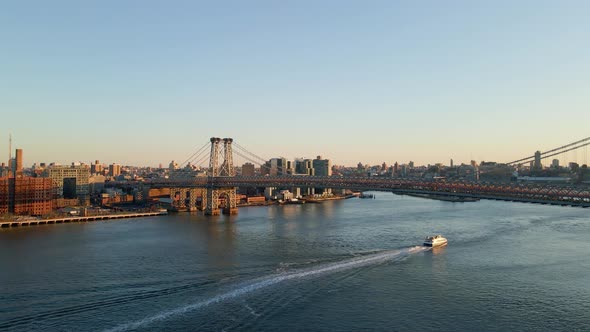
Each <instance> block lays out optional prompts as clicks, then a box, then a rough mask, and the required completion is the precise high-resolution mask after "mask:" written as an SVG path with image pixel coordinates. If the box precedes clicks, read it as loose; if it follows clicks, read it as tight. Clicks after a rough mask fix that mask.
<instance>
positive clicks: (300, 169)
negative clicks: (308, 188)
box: [295, 158, 315, 175]
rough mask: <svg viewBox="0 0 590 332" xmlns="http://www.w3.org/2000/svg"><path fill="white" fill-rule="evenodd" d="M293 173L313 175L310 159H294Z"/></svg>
mask: <svg viewBox="0 0 590 332" xmlns="http://www.w3.org/2000/svg"><path fill="white" fill-rule="evenodd" d="M295 174H305V175H315V172H314V169H313V165H312V160H311V159H302V158H300V159H295Z"/></svg>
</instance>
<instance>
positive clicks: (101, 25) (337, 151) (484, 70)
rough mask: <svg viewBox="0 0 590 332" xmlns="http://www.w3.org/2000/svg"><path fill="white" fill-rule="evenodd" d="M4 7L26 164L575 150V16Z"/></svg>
mask: <svg viewBox="0 0 590 332" xmlns="http://www.w3.org/2000/svg"><path fill="white" fill-rule="evenodd" d="M4 7H5V9H6V10H3V11H2V13H0V22H1V23H0V37H1V38H2V39H3V41H4V45H5V49H6V51H5V52H2V53H1V54H0V69H1V70H2V72H3V78H4V79H3V80H2V81H0V109H1V110H2V121H0V151H8V139H7V138H8V133H9V132H11V133H12V134H13V138H14V141H13V149H14V148H22V149H23V150H24V151H25V165H31V164H32V163H35V162H47V163H49V162H54V161H55V162H59V163H62V164H67V163H70V162H72V161H84V162H87V163H90V162H92V161H94V160H96V159H98V160H101V161H104V162H105V163H107V164H110V163H113V162H119V163H120V164H122V165H137V166H140V165H145V166H157V165H158V164H160V163H163V164H167V163H168V162H170V160H177V161H179V162H181V161H183V160H184V159H186V157H188V156H189V155H190V154H191V153H192V152H194V150H196V149H197V148H198V147H199V146H200V145H202V143H204V142H206V140H207V139H208V138H209V137H211V136H222V137H223V136H228V137H233V138H235V139H236V140H237V141H239V142H240V144H242V145H243V146H245V147H247V148H249V149H250V150H252V151H253V152H256V153H257V154H259V155H261V156H263V157H265V158H273V157H277V156H285V157H287V158H289V159H293V158H295V157H299V156H301V157H308V158H315V156H316V155H323V156H325V157H326V158H330V159H331V160H332V161H333V164H337V165H347V166H353V165H356V163H358V162H362V163H370V164H380V163H382V162H384V161H385V162H387V163H388V164H391V163H393V162H395V161H398V162H400V163H407V162H409V161H410V160H413V161H414V162H416V163H417V164H428V163H430V164H434V163H437V162H441V163H445V164H447V163H448V162H449V160H450V159H451V158H452V159H453V160H454V161H455V163H456V164H460V163H469V161H470V160H476V161H478V162H480V161H483V160H485V161H497V162H507V161H511V160H515V159H518V158H521V157H524V156H527V155H532V154H533V153H534V151H536V150H541V151H544V150H548V149H550V148H554V147H556V146H559V145H560V144H565V143H567V142H571V141H575V140H577V139H580V138H583V137H586V136H588V135H587V134H586V133H587V125H586V124H587V123H589V122H590V112H587V108H588V106H589V105H590V96H588V94H587V93H586V91H585V89H584V87H586V86H588V83H589V81H588V80H589V79H588V77H590V75H589V74H590V64H588V63H587V59H588V56H589V55H590V54H589V53H590V52H589V51H590V49H589V47H588V46H587V43H585V39H586V36H587V35H588V33H589V32H590V23H589V22H588V21H587V20H586V18H585V15H584V14H585V13H586V12H587V11H586V10H584V8H586V9H590V8H588V7H590V5H589V4H587V3H585V2H568V3H565V4H564V3H559V4H555V3H552V2H548V1H541V2H539V1H535V2H532V1H524V2H519V3H517V4H515V3H511V2H495V3H494V4H493V5H491V4H490V5H488V6H486V5H484V4H479V3H477V4H476V3H468V2H452V3H445V4H440V3H436V2H431V5H430V7H425V6H424V5H423V4H420V5H417V4H410V3H400V2H373V3H370V4H360V3H354V2H347V3H343V2H330V1H328V2H322V3H321V4H317V3H312V2H305V3H302V2H296V3H295V2H293V3H290V4H287V3H284V4H281V6H273V5H271V4H269V3H263V2H255V3H251V4H241V3H235V4H233V5H232V6H230V7H231V8H226V7H224V6H222V5H219V6H216V5H212V4H208V5H207V4H194V3H186V2H182V3H181V2H177V3H176V5H170V4H169V3H166V4H164V3H163V2H162V3H158V2H150V3H148V4H144V6H143V7H141V8H139V7H134V6H132V5H131V4H120V3H117V2H114V1H105V2H101V3H100V4H93V5H90V4H84V5H82V4H79V3H76V2H68V1H61V2H60V1H58V2H53V3H51V4H48V3H42V2H38V3H36V4H35V5H32V6H31V5H30V4H21V3H12V4H7V5H5V6H4ZM499 22H501V23H502V24H499ZM585 131H586V133H585ZM580 153H581V152H580ZM584 153H585V152H584ZM4 154H7V152H4ZM7 157H8V156H6V157H4V158H2V160H3V161H4V159H8V158H7ZM584 158H586V156H584ZM565 159H572V157H571V156H566V158H565ZM549 162H550V161H547V163H549Z"/></svg>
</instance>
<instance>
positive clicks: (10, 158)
mask: <svg viewBox="0 0 590 332" xmlns="http://www.w3.org/2000/svg"><path fill="white" fill-rule="evenodd" d="M11 160H12V133H8V164H10V161H11ZM8 166H10V165H8Z"/></svg>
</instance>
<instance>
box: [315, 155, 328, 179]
mask: <svg viewBox="0 0 590 332" xmlns="http://www.w3.org/2000/svg"><path fill="white" fill-rule="evenodd" d="M312 165H313V169H314V170H315V176H332V163H331V162H330V159H322V156H318V157H317V158H316V159H314V160H313V163H312Z"/></svg>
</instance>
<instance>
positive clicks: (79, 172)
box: [43, 165, 90, 199]
mask: <svg viewBox="0 0 590 332" xmlns="http://www.w3.org/2000/svg"><path fill="white" fill-rule="evenodd" d="M43 177H47V178H50V179H51V180H52V181H53V185H54V186H55V187H56V189H57V196H58V197H59V198H68V199H71V198H78V199H87V198H88V195H89V193H90V186H89V184H88V179H89V177H90V169H89V167H88V165H79V166H74V165H72V166H62V165H52V166H49V167H47V168H46V169H45V171H43Z"/></svg>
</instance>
